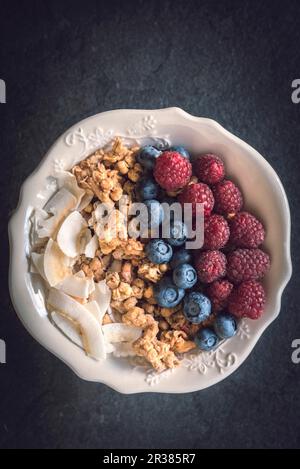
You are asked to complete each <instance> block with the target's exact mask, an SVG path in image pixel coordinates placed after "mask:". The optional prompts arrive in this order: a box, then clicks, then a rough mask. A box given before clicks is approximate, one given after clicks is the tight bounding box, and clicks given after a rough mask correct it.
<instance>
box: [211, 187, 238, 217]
mask: <svg viewBox="0 0 300 469" xmlns="http://www.w3.org/2000/svg"><path fill="white" fill-rule="evenodd" d="M213 194H214V198H215V211H216V212H217V213H220V214H221V215H224V216H226V217H232V216H234V215H235V214H236V213H237V212H239V211H240V210H241V208H242V206H243V197H242V194H241V192H240V190H239V188H238V187H237V186H236V185H235V184H233V182H232V181H229V180H228V179H225V180H224V181H221V182H219V183H218V184H216V185H215V186H214V187H213Z"/></svg>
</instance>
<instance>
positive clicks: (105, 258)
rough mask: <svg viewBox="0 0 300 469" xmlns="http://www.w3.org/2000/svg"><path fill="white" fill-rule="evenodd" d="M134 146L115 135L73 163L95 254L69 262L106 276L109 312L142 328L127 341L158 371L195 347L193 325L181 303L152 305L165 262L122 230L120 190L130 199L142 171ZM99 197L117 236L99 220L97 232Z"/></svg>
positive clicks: (106, 320)
mask: <svg viewBox="0 0 300 469" xmlns="http://www.w3.org/2000/svg"><path fill="white" fill-rule="evenodd" d="M137 150H138V148H137V147H132V148H128V147H126V146H124V145H123V144H122V142H121V140H120V139H118V138H117V139H116V140H115V142H114V144H113V146H112V148H111V149H110V150H107V151H104V150H97V151H96V152H95V153H94V154H92V155H91V156H89V157H88V158H86V159H85V160H83V161H81V162H80V163H79V164H77V165H76V166H74V167H73V169H72V172H73V174H74V175H75V177H76V180H77V183H78V185H79V186H80V187H81V188H83V189H85V190H86V191H87V192H89V193H92V194H93V200H92V202H91V203H90V204H89V205H88V206H87V207H86V208H85V209H84V210H83V212H82V215H83V216H84V217H85V219H87V220H88V222H89V225H90V228H91V230H92V231H94V233H96V234H97V235H98V236H99V248H98V250H97V251H96V255H95V257H94V258H93V259H89V258H86V257H85V256H81V257H80V260H79V261H78V262H77V265H76V266H75V268H76V269H77V270H83V272H84V273H85V275H86V276H87V277H92V278H93V279H94V280H95V281H96V282H99V281H100V280H104V279H105V280H106V283H107V285H108V287H109V288H110V289H111V291H112V300H111V309H112V312H113V315H114V317H117V318H118V320H120V321H122V322H124V323H125V324H129V325H133V326H137V327H140V328H142V329H143V335H142V337H140V338H139V339H138V340H136V341H135V342H134V344H133V348H134V350H135V352H136V354H137V355H138V356H140V357H144V358H145V359H146V360H147V361H148V362H149V363H150V364H151V365H152V366H153V368H155V369H156V370H158V371H162V370H164V369H166V368H173V367H175V366H177V365H178V364H179V359H178V357H177V355H176V354H181V353H184V352H187V351H189V350H192V349H193V348H194V347H195V344H194V342H193V341H192V340H191V339H192V338H193V336H194V335H195V333H196V332H197V330H198V326H195V325H192V324H190V323H188V321H186V319H185V318H184V315H183V312H182V306H181V305H179V306H177V307H176V308H170V309H169V308H161V307H159V306H158V305H157V303H156V301H155V298H154V294H153V286H154V284H155V283H156V282H158V281H159V280H160V279H161V278H162V277H163V275H164V274H165V273H166V272H167V271H168V269H169V266H168V264H160V265H158V264H153V263H151V262H150V261H149V260H148V259H147V258H146V255H145V245H146V242H147V241H148V239H133V238H129V237H128V235H127V226H125V225H124V220H123V212H122V211H121V209H120V207H119V201H120V199H121V197H122V196H123V195H126V196H127V204H128V207H129V206H130V204H131V203H132V202H134V201H135V197H136V196H135V184H136V183H137V182H138V181H139V179H140V178H141V175H142V167H141V165H140V164H139V163H137V162H136V153H137ZM99 202H102V203H105V204H107V206H108V207H113V208H114V209H115V210H116V211H117V214H118V217H117V221H116V224H117V225H118V226H117V227H116V228H117V230H116V232H117V236H116V235H115V233H114V234H113V233H111V232H110V229H111V228H109V227H106V226H102V227H101V233H100V232H99V225H98V224H97V216H95V213H96V211H97V206H98V205H99ZM129 223H130V220H129ZM109 226H110V225H109ZM100 235H101V236H100ZM110 321H111V318H110V316H109V315H108V314H106V315H105V317H104V323H106V324H107V323H109V322H110Z"/></svg>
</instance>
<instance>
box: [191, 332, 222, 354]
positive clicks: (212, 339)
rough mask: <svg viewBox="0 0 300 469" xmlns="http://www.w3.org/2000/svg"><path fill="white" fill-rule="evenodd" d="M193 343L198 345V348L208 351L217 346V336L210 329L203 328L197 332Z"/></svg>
mask: <svg viewBox="0 0 300 469" xmlns="http://www.w3.org/2000/svg"><path fill="white" fill-rule="evenodd" d="M195 343H196V345H198V347H199V348H200V350H203V351H204V352H209V351H210V350H213V349H214V348H216V347H217V345H218V343H219V338H218V336H217V335H216V334H215V332H214V331H213V330H212V329H209V328H204V329H201V330H200V331H199V332H197V334H196V337H195Z"/></svg>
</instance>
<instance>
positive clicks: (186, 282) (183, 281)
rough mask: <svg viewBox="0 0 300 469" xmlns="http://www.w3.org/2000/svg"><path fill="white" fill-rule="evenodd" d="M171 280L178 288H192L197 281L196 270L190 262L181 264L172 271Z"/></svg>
mask: <svg viewBox="0 0 300 469" xmlns="http://www.w3.org/2000/svg"><path fill="white" fill-rule="evenodd" d="M173 282H174V283H175V285H177V287H180V288H184V289H186V288H192V287H193V286H194V285H195V283H196V282H197V272H196V270H195V269H194V267H193V266H191V265H190V264H181V265H179V266H178V267H176V269H175V270H174V272H173Z"/></svg>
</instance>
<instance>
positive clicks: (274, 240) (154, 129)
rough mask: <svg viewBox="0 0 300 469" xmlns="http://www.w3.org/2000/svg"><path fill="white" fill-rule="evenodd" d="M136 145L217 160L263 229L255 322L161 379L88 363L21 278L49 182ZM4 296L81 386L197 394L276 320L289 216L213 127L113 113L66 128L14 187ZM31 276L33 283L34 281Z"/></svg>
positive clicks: (246, 152)
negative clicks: (108, 147)
mask: <svg viewBox="0 0 300 469" xmlns="http://www.w3.org/2000/svg"><path fill="white" fill-rule="evenodd" d="M117 135H118V136H122V137H124V138H125V139H126V140H127V141H128V142H131V143H132V142H133V141H137V142H138V143H140V144H145V143H153V144H156V145H158V144H161V145H165V144H169V143H172V144H174V145H176V144H178V145H179V144H182V145H184V146H186V147H187V149H188V150H189V151H190V152H192V153H196V154H197V153H204V152H208V151H209V152H213V153H216V154H219V155H221V156H222V158H223V160H224V161H225V164H226V169H227V174H228V176H229V177H230V178H232V179H233V180H235V181H236V182H238V184H239V186H240V187H241V189H242V191H243V194H244V197H245V205H246V208H247V209H249V210H251V211H253V212H254V213H255V214H257V216H258V217H259V218H261V219H262V220H263V222H264V224H265V226H266V230H267V236H266V240H265V249H266V250H267V251H268V252H269V253H270V255H271V258H272V266H271V270H270V272H269V273H268V275H267V276H266V278H265V281H264V284H265V287H266V290H267V305H266V311H265V314H264V315H263V317H262V318H261V319H259V320H258V321H250V320H243V321H242V323H241V325H240V328H239V332H238V334H237V335H236V336H235V337H234V338H232V339H230V340H228V341H226V342H224V343H223V344H222V345H221V346H220V347H219V348H218V349H217V350H216V351H214V352H210V353H195V354H192V355H189V356H187V357H186V358H184V360H183V362H182V365H181V367H180V368H178V369H176V370H175V371H171V370H168V371H166V372H163V373H161V374H157V373H155V372H154V371H153V370H150V369H146V368H144V367H142V366H140V364H139V363H138V362H135V361H133V362H130V361H129V360H128V359H121V358H108V359H107V360H106V361H104V362H103V363H99V362H96V361H94V360H92V359H90V358H88V357H87V356H86V355H85V354H84V352H83V351H82V350H81V349H79V348H78V347H76V346H75V345H74V344H73V343H72V342H70V341H69V340H68V339H67V338H66V337H65V336H64V335H62V334H61V333H60V332H59V331H58V330H57V329H56V328H55V327H53V325H52V324H51V323H50V321H49V320H48V318H47V316H46V311H45V307H44V301H43V300H44V298H43V291H42V290H41V289H40V288H39V285H38V284H37V281H36V280H33V276H32V275H31V274H29V273H28V255H29V242H28V231H29V222H28V218H29V216H30V213H31V211H32V208H33V207H42V206H43V205H44V204H45V201H46V200H47V199H48V198H49V197H50V195H51V193H52V192H53V191H54V190H55V176H56V174H57V173H58V172H59V171H60V170H62V169H69V168H71V167H72V165H73V164H74V163H75V162H77V161H79V160H81V159H82V158H84V157H86V156H87V155H88V154H90V153H92V152H93V151H94V150H95V149H97V148H100V147H102V146H104V145H105V144H107V143H108V142H109V141H110V140H111V139H112V138H113V137H114V136H117ZM9 234H10V244H11V263H10V274H9V277H10V293H11V298H12V301H13V304H14V307H15V310H16V312H17V314H18V316H19V318H20V320H21V321H22V322H23V324H24V326H25V327H26V329H27V330H28V331H29V332H30V334H31V335H32V336H33V337H34V338H35V339H36V340H37V341H38V342H40V344H42V345H43V346H44V347H45V348H47V349H48V350H49V351H51V352H52V353H53V354H54V355H56V356H57V357H59V358H60V359H61V360H63V361H64V362H65V363H66V364H67V365H68V366H69V367H70V368H72V370H74V371H75V373H76V374H77V375H78V376H80V377H81V378H83V379H86V380H90V381H97V382H101V383H105V384H107V385H108V386H110V387H112V388H113V389H116V390H117V391H119V392H122V393H128V394H129V393H137V392H149V391H151V392H171V393H184V392H190V391H198V390H200V389H204V388H206V387H208V386H211V385H213V384H215V383H217V382H219V381H221V380H222V379H224V378H226V377H227V376H229V374H231V373H232V372H233V371H234V370H236V369H237V368H238V367H239V366H240V365H241V364H242V363H243V361H244V360H245V359H246V358H247V356H248V355H249V353H250V352H251V350H252V349H253V347H254V346H255V344H256V342H257V340H258V339H259V337H260V336H261V334H262V333H263V331H264V330H265V329H266V327H267V326H269V325H270V324H271V323H272V321H274V319H275V318H276V317H277V315H278V314H279V311H280V302H281V295H282V292H283V289H284V287H285V286H286V284H287V282H288V281H289V279H290V276H291V271H292V267H291V259H290V212H289V206H288V201H287V198H286V194H285V192H284V189H283V187H282V184H281V182H280V180H279V178H278V176H277V174H276V173H275V171H274V170H273V169H272V167H271V166H270V165H269V164H268V163H267V162H266V160H265V159H264V158H263V157H262V156H261V155H260V154H259V153H258V152H257V151H255V150H254V149H253V148H251V147H250V146H249V145H248V144H247V143H245V142H243V141H242V140H240V139H239V138H237V137H235V136H234V135H232V134H231V133H229V132H228V131H227V130H225V129H224V128H223V127H221V126H220V125H219V124H217V123H216V122H215V121H213V120H210V119H204V118H199V117H194V116H191V115H190V114H187V113H186V112H184V111H183V110H181V109H178V108H168V109H159V110H151V111H147V110H116V111H109V112H104V113H101V114H98V115H95V116H92V117H89V118H88V119H85V120H84V121H82V122H80V123H78V124H76V125H74V126H73V127H72V128H71V129H70V130H68V131H67V132H66V133H64V134H63V135H62V136H61V137H60V138H59V139H58V140H57V141H56V143H55V144H54V145H53V146H52V148H51V149H50V150H49V152H48V153H47V155H46V156H45V158H44V159H43V161H42V163H41V164H40V165H39V167H38V169H37V170H36V171H35V172H34V173H33V174H32V175H31V176H30V177H29V178H28V179H27V180H26V181H25V183H24V184H23V186H22V190H21V195H20V202H19V206H18V208H17V210H16V211H15V213H14V215H13V216H12V218H11V221H10V224H9ZM35 277H36V276H35Z"/></svg>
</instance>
